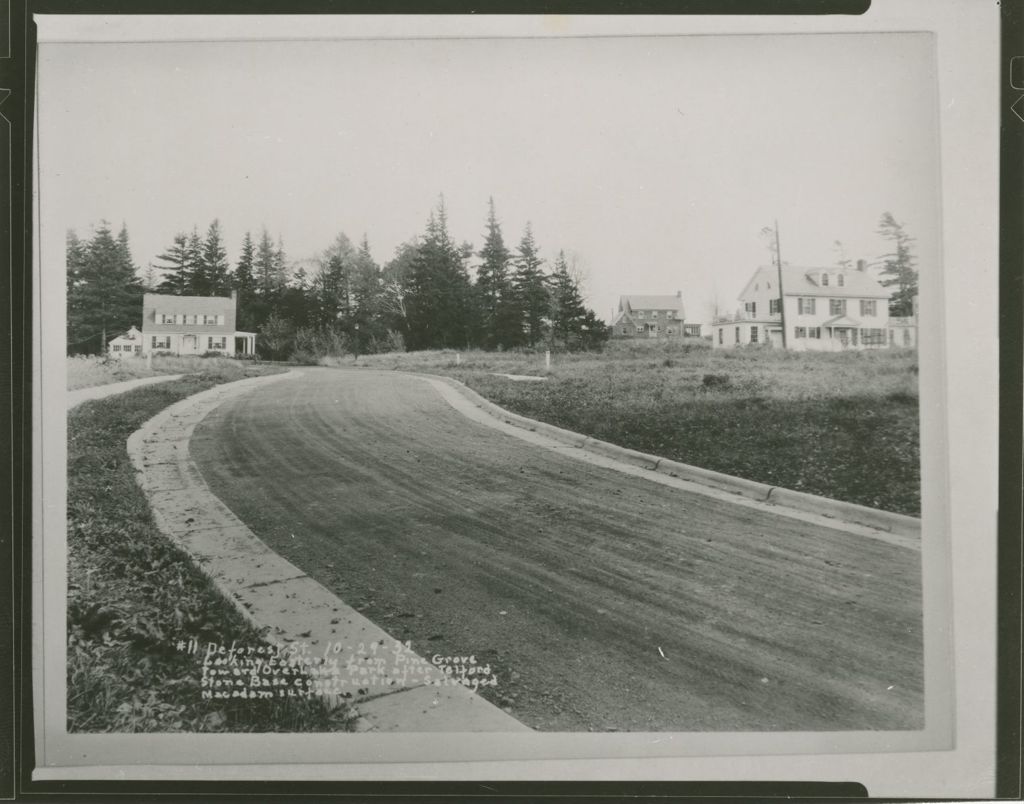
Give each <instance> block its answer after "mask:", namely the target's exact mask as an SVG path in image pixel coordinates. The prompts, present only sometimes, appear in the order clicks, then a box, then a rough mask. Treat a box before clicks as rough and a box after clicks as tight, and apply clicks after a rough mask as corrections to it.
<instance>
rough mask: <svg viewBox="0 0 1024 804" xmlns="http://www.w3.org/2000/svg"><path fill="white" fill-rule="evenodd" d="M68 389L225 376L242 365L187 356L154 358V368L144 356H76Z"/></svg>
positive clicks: (69, 372) (229, 360)
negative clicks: (196, 374) (152, 379)
mask: <svg viewBox="0 0 1024 804" xmlns="http://www.w3.org/2000/svg"><path fill="white" fill-rule="evenodd" d="M65 365H66V371H67V389H68V390H69V391H77V390H79V389H80V388H92V387H94V386H97V385H109V384H110V383H115V382H124V381H125V380H136V379H140V378H142V377H157V376H159V375H161V374H191V373H193V372H206V373H211V372H212V373H216V374H223V373H224V372H225V371H227V372H231V371H232V370H233V367H238V366H240V365H242V364H241V363H240V362H239V361H238V360H235V359H233V358H230V357H199V356H193V355H187V356H185V357H175V356H174V355H155V356H154V357H153V362H152V365H151V364H150V363H149V362H147V360H146V359H145V358H142V357H122V358H116V357H97V356H95V355H76V356H74V357H68V358H67V360H66V363H65Z"/></svg>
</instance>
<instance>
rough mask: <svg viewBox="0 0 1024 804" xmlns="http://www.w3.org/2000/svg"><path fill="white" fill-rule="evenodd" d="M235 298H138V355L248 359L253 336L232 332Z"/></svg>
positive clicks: (149, 295)
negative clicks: (139, 314)
mask: <svg viewBox="0 0 1024 804" xmlns="http://www.w3.org/2000/svg"><path fill="white" fill-rule="evenodd" d="M236 307H237V294H236V292H235V291H231V296H229V297H222V296H171V295H167V294H162V293H146V294H145V295H144V296H143V297H142V354H144V355H146V354H151V353H153V354H157V353H161V352H163V353H168V354H172V355H203V354H207V353H209V352H217V353H219V354H222V355H228V356H234V355H251V354H255V352H256V333H254V332H236V331H235V315H236Z"/></svg>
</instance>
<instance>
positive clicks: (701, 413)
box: [358, 341, 921, 516]
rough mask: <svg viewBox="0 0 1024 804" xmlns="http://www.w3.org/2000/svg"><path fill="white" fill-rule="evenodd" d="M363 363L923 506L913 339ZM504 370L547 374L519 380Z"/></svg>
mask: <svg viewBox="0 0 1024 804" xmlns="http://www.w3.org/2000/svg"><path fill="white" fill-rule="evenodd" d="M358 365H362V366H368V367H373V368H392V369H405V370H410V371H422V372H428V373H436V374H443V375H446V376H450V377H454V378H456V379H459V380H461V381H463V382H465V383H466V384H467V385H469V386H470V387H471V388H473V389H474V390H475V391H477V392H478V393H480V394H481V395H483V396H485V397H486V398H488V399H490V400H492V401H493V402H495V403H497V404H499V405H501V406H502V407H505V408H507V409H509V410H511V411H514V412H516V413H519V414H522V415H524V416H530V417H532V418H535V419H539V420H540V421H545V422H549V423H550V424H555V425H558V426H560V427H564V428H566V429H569V430H574V431H576V432H579V433H584V434H586V435H589V436H592V437H594V438H599V439H602V440H604V441H610V442H611V443H613V444H619V445H621V446H624V447H629V448H631V449H636V450H640V451H642V452H649V453H653V454H656V455H660V456H662V457H666V458H670V459H672V460H676V461H681V462H683V463H688V464H691V465H694V466H700V467H704V468H707V469H713V470H715V471H719V472H725V473H727V474H731V475H736V476H738V477H743V478H747V479H750V480H756V481H760V482H763V483H769V484H772V485H776V486H781V487H783V488H790V489H796V490H798V491H805V492H808V493H810V494H817V495H821V496H824V497H829V498H831V499H836V500H843V501H846V502H852V503H858V504H860V505H867V506H870V507H872V508H878V509H881V510H885V511H892V512H895V513H901V514H908V515H911V516H918V515H919V514H920V510H921V489H920V438H919V425H918V419H919V405H918V383H917V355H916V352H914V351H910V350H902V349H882V350H877V351H849V352H839V353H814V352H803V353H800V352H784V351H782V350H772V349H768V348H757V347H754V348H746V349H722V350H717V349H711V348H710V347H709V346H708V345H707V344H706V343H705V342H703V341H688V342H686V341H684V342H678V343H665V342H656V341H655V342H650V341H633V342H613V343H612V344H609V346H608V348H607V349H606V350H605V352H603V353H601V354H594V353H590V354H588V353H582V354H572V355H560V354H559V355H553V356H552V369H551V371H550V372H546V371H545V364H544V354H543V353H542V352H541V353H536V354H529V353H505V354H500V353H487V352H464V353H461V354H459V355H456V353H455V352H417V353H409V354H391V355H368V356H365V357H360V358H359V361H358ZM496 372H500V373H507V374H527V375H540V376H546V377H547V378H548V379H547V381H546V382H516V381H513V380H509V379H507V378H504V377H499V376H495V373H496Z"/></svg>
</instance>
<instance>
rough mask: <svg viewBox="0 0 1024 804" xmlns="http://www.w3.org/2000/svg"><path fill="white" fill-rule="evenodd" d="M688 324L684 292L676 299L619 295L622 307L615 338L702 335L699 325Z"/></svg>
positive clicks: (617, 316)
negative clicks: (684, 306)
mask: <svg viewBox="0 0 1024 804" xmlns="http://www.w3.org/2000/svg"><path fill="white" fill-rule="evenodd" d="M685 321H686V312H685V310H684V308H683V293H682V291H678V292H677V293H676V295H675V296H641V295H627V296H620V297H619V308H618V310H617V312H616V315H615V318H614V320H613V321H612V335H615V336H618V337H633V338H638V337H639V338H656V337H681V336H683V335H694V334H695V335H700V325H699V324H696V325H691V324H686V323H685ZM687 328H689V329H687ZM694 328H696V331H695V332H694Z"/></svg>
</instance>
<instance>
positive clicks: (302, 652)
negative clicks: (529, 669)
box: [175, 640, 498, 699]
mask: <svg viewBox="0 0 1024 804" xmlns="http://www.w3.org/2000/svg"><path fill="white" fill-rule="evenodd" d="M175 649H176V650H177V651H179V652H184V653H188V654H193V655H195V656H196V659H197V661H198V663H199V671H200V673H201V676H200V687H201V689H202V696H203V698H208V699H214V698H255V699H268V698H297V697H310V696H324V697H332V698H352V697H354V696H356V695H367V694H370V693H371V692H372V691H373V690H374V689H381V690H382V691H383V689H387V688H392V687H394V688H398V687H408V686H419V685H422V686H437V687H443V686H455V685H461V686H464V687H468V688H469V689H471V690H473V691H476V690H478V689H480V688H481V687H496V686H497V684H498V679H497V676H496V675H495V673H494V671H493V669H492V668H491V665H490V664H481V663H480V662H478V661H477V659H476V656H474V655H472V654H470V655H462V656H445V655H441V654H434V655H432V656H431V657H430V658H429V659H425V658H423V657H421V656H419V655H418V654H416V653H415V652H414V651H413V650H412V645H411V643H410V642H399V641H397V640H396V641H394V642H392V643H391V644H390V645H387V644H385V643H384V642H383V641H381V642H359V643H355V644H348V643H341V642H328V643H327V644H326V645H325V646H322V647H321V646H319V645H313V644H311V643H308V642H291V643H287V644H278V645H265V644H257V645H240V644H238V643H237V642H232V643H231V644H230V645H226V644H221V643H217V642H207V643H205V644H202V643H199V642H198V641H197V640H189V641H184V640H180V641H178V642H176V643H175Z"/></svg>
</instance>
